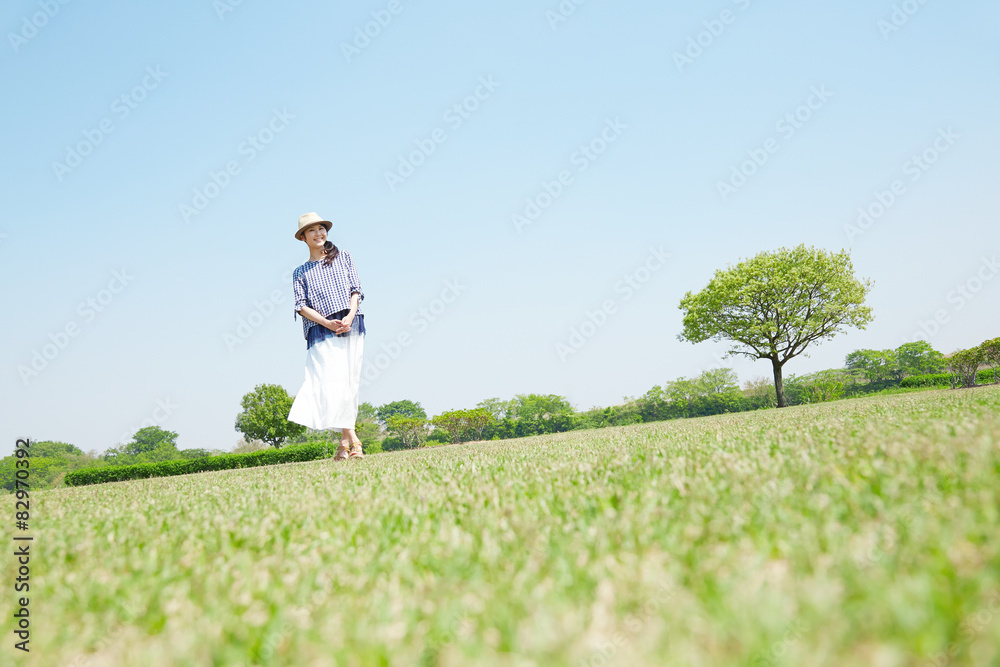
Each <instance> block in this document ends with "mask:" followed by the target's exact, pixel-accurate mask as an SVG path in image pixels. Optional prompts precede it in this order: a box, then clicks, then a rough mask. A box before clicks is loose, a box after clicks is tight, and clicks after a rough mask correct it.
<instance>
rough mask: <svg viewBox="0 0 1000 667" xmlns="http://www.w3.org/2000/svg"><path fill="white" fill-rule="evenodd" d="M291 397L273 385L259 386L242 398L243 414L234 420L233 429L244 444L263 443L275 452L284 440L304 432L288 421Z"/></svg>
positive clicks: (303, 427)
mask: <svg viewBox="0 0 1000 667" xmlns="http://www.w3.org/2000/svg"><path fill="white" fill-rule="evenodd" d="M292 400H293V399H292V397H291V396H289V395H288V392H287V391H285V388H284V387H282V386H281V385H277V384H259V385H257V386H256V387H254V390H253V391H251V392H250V393H248V394H247V395H246V396H244V397H243V400H242V401H241V405H242V406H243V412H241V413H240V414H239V415H237V417H236V430H237V431H239V432H240V433H242V434H243V437H244V438H246V440H247V442H249V441H251V440H263V441H264V442H266V443H267V444H269V445H271V446H272V447H274V448H275V449H277V448H278V447H281V443H283V442H284V441H285V440H286V439H288V438H293V437H295V436H297V435H300V434H302V433H304V432H305V430H306V427H305V426H303V425H301V424H296V423H295V422H290V421H288V413H289V412H291V410H292Z"/></svg>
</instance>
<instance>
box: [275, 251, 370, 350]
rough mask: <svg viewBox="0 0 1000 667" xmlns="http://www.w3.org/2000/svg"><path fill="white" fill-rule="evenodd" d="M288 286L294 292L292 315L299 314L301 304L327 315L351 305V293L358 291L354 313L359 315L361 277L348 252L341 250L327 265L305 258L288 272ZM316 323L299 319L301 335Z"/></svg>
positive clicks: (361, 292)
mask: <svg viewBox="0 0 1000 667" xmlns="http://www.w3.org/2000/svg"><path fill="white" fill-rule="evenodd" d="M292 288H293V290H294V292H295V315H294V316H293V317H297V316H298V315H299V310H301V309H302V306H309V307H310V308H312V309H313V310H315V311H318V312H319V314H320V315H323V316H324V317H329V316H331V315H333V314H334V313H336V312H338V311H341V310H347V309H349V308H350V307H351V294H353V293H354V292H357V293H358V310H357V312H356V313H355V316H357V315H361V314H362V313H361V302H362V301H363V300H364V298H365V293H364V290H362V289H361V279H360V278H358V270H357V269H356V268H355V267H354V259H353V258H352V257H351V253H349V252H347V251H346V250H341V251H340V252H339V253H338V254H337V259H335V260H333V262H331V263H330V264H329V266H324V265H323V260H318V261H309V262H306V263H305V264H303V265H302V266H300V267H298V268H297V269H295V271H294V273H292ZM314 326H317V324H316V322H313V321H312V320H310V319H309V318H308V317H303V318H302V335H303V336H305V338H306V340H309V330H310V329H312V328H313V327H314Z"/></svg>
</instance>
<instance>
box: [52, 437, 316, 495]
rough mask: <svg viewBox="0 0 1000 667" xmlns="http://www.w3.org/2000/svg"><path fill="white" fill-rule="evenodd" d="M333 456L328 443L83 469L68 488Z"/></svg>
mask: <svg viewBox="0 0 1000 667" xmlns="http://www.w3.org/2000/svg"><path fill="white" fill-rule="evenodd" d="M332 455H333V451H331V448H330V447H329V446H328V445H327V444H326V443H317V444H309V445H298V446H295V447H288V448H286V449H267V450H263V451H259V452H250V453H248V454H221V455H219V456H206V457H205V458H200V459H193V460H187V461H185V460H178V461H161V462H160V463H137V464H134V465H127V466H105V467H102V468H83V469H81V470H76V471H74V472H71V473H69V474H68V475H66V479H65V483H66V485H67V486H84V485H87V484H104V483H106V482H122V481H125V480H129V479H145V478H148V477H169V476H170V475H187V474H189V473H193V472H205V471H209V470H231V469H233V468H256V467H258V466H268V465H274V464H276V463H291V462H293V461H314V460H316V459H322V458H327V457H329V456H332Z"/></svg>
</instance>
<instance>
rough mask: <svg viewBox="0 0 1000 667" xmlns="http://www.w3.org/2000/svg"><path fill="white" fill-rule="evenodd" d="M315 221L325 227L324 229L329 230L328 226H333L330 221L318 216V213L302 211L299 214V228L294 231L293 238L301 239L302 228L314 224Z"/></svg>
mask: <svg viewBox="0 0 1000 667" xmlns="http://www.w3.org/2000/svg"><path fill="white" fill-rule="evenodd" d="M317 222H318V223H319V224H321V225H323V226H324V227H326V231H330V228H331V227H333V223H332V222H330V221H329V220H324V219H323V218H321V217H319V214H318V213H316V212H315V211H313V212H311V213H303V214H302V215H300V216H299V228H298V229H297V230H296V231H295V238H297V239H298V240H299V241H301V240H302V230H304V229H305V228H306V227H310V226H312V225H315V224H316V223H317Z"/></svg>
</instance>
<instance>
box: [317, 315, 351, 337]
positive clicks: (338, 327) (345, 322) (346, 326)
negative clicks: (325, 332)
mask: <svg viewBox="0 0 1000 667" xmlns="http://www.w3.org/2000/svg"><path fill="white" fill-rule="evenodd" d="M353 321H354V316H353V315H348V316H347V317H345V318H344V319H342V320H327V321H326V322H325V323H324V324H325V325H326V328H327V329H330V330H331V331H333V332H334V333H347V332H348V331H350V330H351V323H352V322H353Z"/></svg>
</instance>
